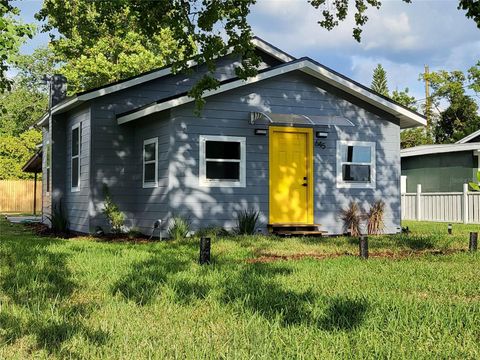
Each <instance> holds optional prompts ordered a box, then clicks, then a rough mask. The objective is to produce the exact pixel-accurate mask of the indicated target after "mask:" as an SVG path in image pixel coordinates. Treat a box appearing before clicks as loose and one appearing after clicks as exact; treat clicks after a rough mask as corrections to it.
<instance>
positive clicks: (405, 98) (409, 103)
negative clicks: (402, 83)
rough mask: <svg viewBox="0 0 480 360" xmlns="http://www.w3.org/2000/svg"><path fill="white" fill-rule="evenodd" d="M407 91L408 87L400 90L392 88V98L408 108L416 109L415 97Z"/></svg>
mask: <svg viewBox="0 0 480 360" xmlns="http://www.w3.org/2000/svg"><path fill="white" fill-rule="evenodd" d="M408 92H409V90H408V88H405V90H402V91H398V90H393V92H392V100H393V101H395V102H397V103H399V104H401V105H403V106H405V107H407V108H409V109H410V110H413V111H418V107H417V99H415V96H410V95H409V93H408Z"/></svg>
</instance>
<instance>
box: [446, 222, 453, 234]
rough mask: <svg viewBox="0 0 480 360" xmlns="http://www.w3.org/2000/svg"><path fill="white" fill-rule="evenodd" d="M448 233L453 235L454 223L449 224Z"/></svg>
mask: <svg viewBox="0 0 480 360" xmlns="http://www.w3.org/2000/svg"><path fill="white" fill-rule="evenodd" d="M447 229H448V235H452V224H448V227H447Z"/></svg>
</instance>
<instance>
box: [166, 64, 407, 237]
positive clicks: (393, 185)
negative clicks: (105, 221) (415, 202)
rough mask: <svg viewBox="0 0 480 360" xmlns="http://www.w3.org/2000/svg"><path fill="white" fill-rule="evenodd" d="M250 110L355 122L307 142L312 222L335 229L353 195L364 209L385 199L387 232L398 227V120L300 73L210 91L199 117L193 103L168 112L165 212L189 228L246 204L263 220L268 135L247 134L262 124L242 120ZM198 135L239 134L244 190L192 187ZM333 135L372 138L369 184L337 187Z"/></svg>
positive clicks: (224, 217) (226, 216)
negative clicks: (372, 179) (372, 180)
mask: <svg viewBox="0 0 480 360" xmlns="http://www.w3.org/2000/svg"><path fill="white" fill-rule="evenodd" d="M251 111H267V112H274V113H283V114H288V113H297V114H306V115H339V116H344V117H347V118H348V119H350V120H351V121H352V122H354V124H355V127H338V128H335V127H332V128H330V129H329V130H328V131H329V135H328V138H327V139H321V141H322V142H323V143H324V144H325V146H326V148H325V149H321V148H320V147H315V148H314V181H315V185H314V188H315V193H314V202H315V210H314V213H315V214H314V215H315V222H317V223H321V224H323V228H324V229H326V230H327V231H329V232H330V233H341V232H342V225H341V222H340V221H339V219H338V212H339V210H340V209H341V208H342V207H345V206H347V205H348V203H349V202H350V201H352V200H353V201H357V202H359V203H360V204H362V206H364V207H365V208H366V209H368V207H369V204H372V203H373V202H374V201H375V200H377V199H382V200H383V201H385V202H386V216H385V223H386V227H387V231H388V232H396V231H397V227H398V226H399V225H400V192H399V183H400V178H399V177H400V156H399V148H400V135H399V132H400V131H399V126H398V120H396V119H392V118H391V116H388V115H386V114H384V113H382V112H381V111H379V110H377V109H372V107H371V106H369V105H366V104H362V103H359V102H358V100H355V99H352V98H351V97H350V96H349V95H347V94H343V93H340V92H338V91H336V90H334V89H332V88H331V87H329V86H328V85H327V84H324V83H322V82H320V81H314V80H312V78H310V77H307V76H306V75H304V74H302V73H299V72H297V73H291V74H289V75H284V76H279V77H277V78H275V79H270V80H265V81H261V82H259V83H257V84H254V85H248V86H244V87H241V88H238V89H235V90H232V91H229V92H227V93H225V94H221V95H216V96H213V97H211V98H209V99H208V101H207V104H206V105H205V108H204V110H203V111H202V113H201V115H200V116H199V117H196V116H195V115H194V112H193V105H192V104H188V105H184V106H181V107H178V108H176V109H174V110H172V116H173V119H174V120H173V123H172V124H173V128H172V135H173V136H172V139H173V141H174V142H173V144H172V148H171V159H170V162H171V164H170V179H175V181H176V182H177V183H179V184H182V185H181V186H179V187H173V186H170V191H169V204H170V208H171V209H172V212H174V213H178V214H184V215H185V216H190V217H191V218H192V219H193V225H194V226H196V227H202V226H206V225H209V224H218V225H223V226H233V225H234V223H235V220H234V219H235V213H236V211H238V210H240V209H246V208H256V209H259V210H260V212H261V214H262V221H263V222H264V223H266V222H267V221H268V208H269V204H268V194H269V193H268V191H269V185H268V166H269V164H268V161H269V159H268V136H255V135H254V129H255V128H261V127H264V128H265V127H266V124H264V125H262V124H258V125H255V126H252V125H249V123H248V120H249V118H250V112H251ZM323 129H324V128H322V130H323ZM200 135H230V136H244V137H245V138H246V144H247V154H246V157H247V159H246V161H247V163H246V166H247V171H246V178H247V179H246V180H247V187H246V188H214V187H200V186H199V185H198V160H199V146H198V141H199V136H200ZM337 140H354V141H373V142H375V143H376V150H377V154H376V172H377V178H376V182H377V186H376V189H337V187H336V151H337V150H336V141H337Z"/></svg>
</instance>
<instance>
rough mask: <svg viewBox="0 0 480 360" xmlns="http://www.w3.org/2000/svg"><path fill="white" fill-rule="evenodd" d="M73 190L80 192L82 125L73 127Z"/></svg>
mask: <svg viewBox="0 0 480 360" xmlns="http://www.w3.org/2000/svg"><path fill="white" fill-rule="evenodd" d="M71 146H72V148H71V154H72V155H71V165H72V168H71V189H72V191H80V155H81V148H82V123H81V122H80V123H78V124H75V125H73V126H72V141H71Z"/></svg>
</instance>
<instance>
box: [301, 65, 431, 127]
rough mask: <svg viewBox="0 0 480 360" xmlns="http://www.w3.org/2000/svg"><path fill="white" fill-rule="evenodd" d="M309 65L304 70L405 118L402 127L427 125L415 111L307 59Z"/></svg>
mask: <svg viewBox="0 0 480 360" xmlns="http://www.w3.org/2000/svg"><path fill="white" fill-rule="evenodd" d="M306 63H307V65H306V67H305V69H303V70H302V71H303V72H305V73H307V74H309V75H312V76H315V77H317V78H319V79H321V80H323V81H325V82H327V83H329V84H330V85H333V86H334V87H336V88H339V89H341V90H343V91H345V92H347V93H349V94H352V95H354V96H355V97H358V98H359V99H361V100H363V101H365V102H367V103H370V104H372V105H374V106H376V107H378V108H380V109H382V110H384V111H386V112H388V113H390V114H392V115H394V116H397V117H399V118H400V121H401V122H402V120H404V121H403V122H404V124H403V126H402V124H400V127H401V128H404V127H413V126H419V125H423V126H425V125H427V121H426V119H425V118H424V117H422V116H420V115H417V114H415V113H414V112H412V111H410V110H407V109H405V108H403V107H401V106H399V105H397V104H395V103H393V102H391V101H388V100H386V99H384V98H382V97H380V96H378V95H375V94H374V93H372V92H370V91H368V90H365V89H364V88H362V87H360V86H358V85H356V84H355V83H352V82H350V81H348V80H346V79H344V78H342V77H340V76H338V75H336V74H334V73H332V72H330V71H328V70H327V69H325V68H323V67H321V66H318V65H316V64H314V63H312V62H310V61H306Z"/></svg>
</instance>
